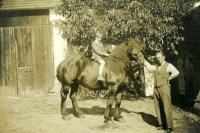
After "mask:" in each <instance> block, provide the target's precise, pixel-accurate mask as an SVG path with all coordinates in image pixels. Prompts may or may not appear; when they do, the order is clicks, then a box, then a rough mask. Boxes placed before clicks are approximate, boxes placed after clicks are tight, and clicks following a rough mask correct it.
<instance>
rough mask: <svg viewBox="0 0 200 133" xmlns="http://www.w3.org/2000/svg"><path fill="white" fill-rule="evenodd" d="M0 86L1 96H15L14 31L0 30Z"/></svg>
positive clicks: (15, 60)
mask: <svg viewBox="0 0 200 133" xmlns="http://www.w3.org/2000/svg"><path fill="white" fill-rule="evenodd" d="M0 36H1V41H0V47H1V48H0V51H1V53H0V75H1V76H0V84H1V93H2V94H7V93H8V94H11V95H13V94H16V87H17V84H16V83H17V79H16V76H17V73H16V68H17V63H16V62H17V59H16V44H15V41H14V29H13V28H12V29H9V30H8V29H4V28H0Z"/></svg>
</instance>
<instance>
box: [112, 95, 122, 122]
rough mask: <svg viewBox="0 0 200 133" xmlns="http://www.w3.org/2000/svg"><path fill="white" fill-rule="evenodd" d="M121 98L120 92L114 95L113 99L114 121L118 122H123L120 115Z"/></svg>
mask: <svg viewBox="0 0 200 133" xmlns="http://www.w3.org/2000/svg"><path fill="white" fill-rule="evenodd" d="M121 98H122V93H121V92H120V93H118V94H117V95H116V99H115V114H114V120H116V121H119V122H125V120H124V118H123V117H122V116H121V115H120V105H121Z"/></svg>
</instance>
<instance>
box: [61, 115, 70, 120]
mask: <svg viewBox="0 0 200 133" xmlns="http://www.w3.org/2000/svg"><path fill="white" fill-rule="evenodd" d="M62 119H63V120H69V119H70V118H69V116H67V115H63V117H62Z"/></svg>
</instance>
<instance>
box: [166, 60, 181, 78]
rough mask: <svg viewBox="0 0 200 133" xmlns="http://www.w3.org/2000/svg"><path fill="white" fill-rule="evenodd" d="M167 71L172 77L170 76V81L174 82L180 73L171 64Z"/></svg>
mask: <svg viewBox="0 0 200 133" xmlns="http://www.w3.org/2000/svg"><path fill="white" fill-rule="evenodd" d="M167 69H168V72H170V73H171V75H170V76H169V80H172V79H174V78H176V77H177V76H178V75H179V71H178V70H177V69H176V68H175V67H174V66H173V65H172V64H170V63H169V65H168V67H167Z"/></svg>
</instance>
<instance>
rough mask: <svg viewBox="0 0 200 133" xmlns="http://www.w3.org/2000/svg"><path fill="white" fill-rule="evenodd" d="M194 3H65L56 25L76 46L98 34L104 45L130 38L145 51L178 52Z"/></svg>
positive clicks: (92, 0)
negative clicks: (136, 41) (184, 22)
mask: <svg viewBox="0 0 200 133" xmlns="http://www.w3.org/2000/svg"><path fill="white" fill-rule="evenodd" d="M194 2H195V0H153V1H152V0H137V1H133V0H63V2H62V4H60V5H59V6H58V7H57V9H56V12H57V14H59V15H61V16H63V17H64V18H65V19H64V20H58V21H56V23H55V24H56V26H57V27H59V29H60V31H61V33H62V36H63V38H65V39H67V40H68V41H70V42H74V43H76V44H82V43H85V42H91V41H92V40H93V38H94V33H95V31H96V30H101V31H103V33H104V38H103V41H108V42H112V43H113V44H117V43H119V42H122V41H125V40H126V39H127V38H129V37H135V38H137V39H138V40H140V41H141V43H142V44H143V45H144V47H145V48H146V49H153V50H157V49H160V48H167V49H173V50H174V49H175V48H176V46H177V45H178V44H179V42H180V41H183V40H184V38H183V35H181V34H180V33H181V32H180V31H181V30H184V29H183V25H182V24H183V23H182V18H183V17H184V16H186V15H187V14H188V13H189V12H190V11H191V9H192V5H193V4H194Z"/></svg>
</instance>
